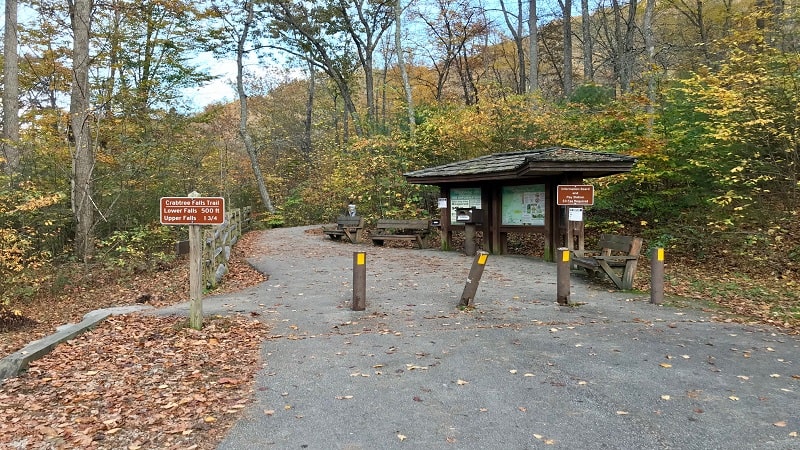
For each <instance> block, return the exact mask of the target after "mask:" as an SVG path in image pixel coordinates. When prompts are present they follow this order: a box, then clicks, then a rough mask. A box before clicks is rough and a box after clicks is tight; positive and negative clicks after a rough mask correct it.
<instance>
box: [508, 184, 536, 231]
mask: <svg viewBox="0 0 800 450" xmlns="http://www.w3.org/2000/svg"><path fill="white" fill-rule="evenodd" d="M502 195H503V197H502V214H503V222H502V224H503V225H539V226H543V225H544V211H545V202H544V199H545V189H544V185H543V184H531V185H525V186H503V193H502Z"/></svg>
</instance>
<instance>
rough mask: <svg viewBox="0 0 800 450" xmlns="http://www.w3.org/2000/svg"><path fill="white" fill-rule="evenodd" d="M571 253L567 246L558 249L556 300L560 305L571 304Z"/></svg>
mask: <svg viewBox="0 0 800 450" xmlns="http://www.w3.org/2000/svg"><path fill="white" fill-rule="evenodd" d="M569 253H570V250H569V249H568V248H565V247H559V248H558V249H556V300H557V301H558V304H559V305H569V270H570V268H569V266H570V264H569Z"/></svg>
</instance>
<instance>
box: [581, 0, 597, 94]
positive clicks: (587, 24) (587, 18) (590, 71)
mask: <svg viewBox="0 0 800 450" xmlns="http://www.w3.org/2000/svg"><path fill="white" fill-rule="evenodd" d="M581 37H582V39H583V82H584V83H594V36H592V13H591V11H589V0H581Z"/></svg>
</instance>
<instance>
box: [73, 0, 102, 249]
mask: <svg viewBox="0 0 800 450" xmlns="http://www.w3.org/2000/svg"><path fill="white" fill-rule="evenodd" d="M68 1H69V9H70V19H71V25H72V33H73V44H72V93H71V95H70V106H69V115H70V128H71V132H72V137H73V139H74V148H73V156H72V180H71V185H72V196H71V197H72V211H73V214H74V216H75V221H76V226H75V255H76V256H77V257H78V259H81V260H84V261H87V260H88V259H89V258H91V257H92V255H93V253H94V225H95V224H94V208H95V206H94V199H93V198H92V197H93V182H94V181H93V179H92V173H93V171H94V165H95V155H94V149H93V148H92V141H91V130H90V124H91V109H90V108H91V104H90V95H91V86H90V85H89V65H90V61H89V37H90V33H91V20H92V0H68Z"/></svg>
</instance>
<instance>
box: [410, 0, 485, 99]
mask: <svg viewBox="0 0 800 450" xmlns="http://www.w3.org/2000/svg"><path fill="white" fill-rule="evenodd" d="M436 8H437V9H436V11H435V13H430V12H427V11H425V10H418V11H416V12H415V16H416V17H418V18H419V19H420V20H422V21H423V22H424V23H425V25H426V27H427V36H428V40H427V41H426V42H425V43H424V44H422V45H421V47H422V48H421V50H422V51H423V52H424V53H425V54H426V57H427V58H428V60H429V64H430V65H431V67H433V71H434V73H435V75H436V80H435V83H434V84H433V86H431V88H432V90H433V96H434V98H435V99H436V100H437V101H441V100H444V99H445V97H446V96H447V95H448V94H449V92H448V87H449V86H448V85H449V81H450V78H451V76H453V75H455V76H457V77H458V79H459V83H460V88H461V91H462V97H463V100H464V102H465V103H466V104H474V103H475V102H477V94H476V93H475V91H476V88H475V86H474V79H473V77H472V75H471V64H472V63H471V60H474V59H475V58H474V56H475V55H474V53H473V52H472V50H471V48H472V46H473V45H474V44H473V43H474V42H475V41H477V40H478V39H480V38H481V37H484V36H486V35H487V32H488V22H487V20H486V17H485V16H484V14H483V12H484V11H482V10H481V9H480V8H478V7H475V6H473V5H472V4H471V2H470V1H469V0H457V1H456V2H452V1H450V0H436ZM454 72H455V73H454ZM420 81H422V82H425V80H420Z"/></svg>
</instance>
